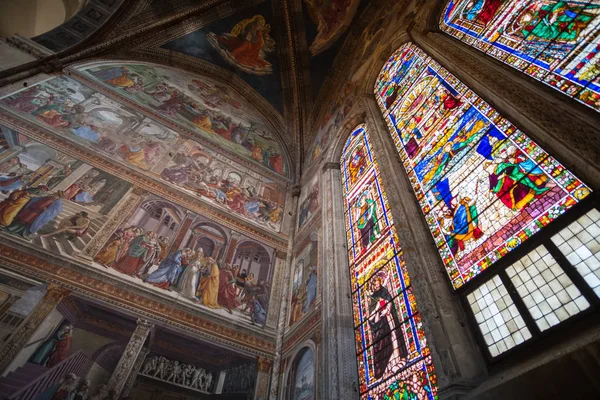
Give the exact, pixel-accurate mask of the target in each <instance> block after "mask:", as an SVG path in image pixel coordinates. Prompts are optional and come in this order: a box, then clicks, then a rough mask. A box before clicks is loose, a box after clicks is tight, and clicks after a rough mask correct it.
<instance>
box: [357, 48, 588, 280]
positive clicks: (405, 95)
mask: <svg viewBox="0 0 600 400" xmlns="http://www.w3.org/2000/svg"><path fill="white" fill-rule="evenodd" d="M375 94H376V98H377V101H378V103H379V106H380V107H381V109H382V111H383V113H384V117H385V120H386V122H387V124H388V127H389V130H390V132H391V134H392V137H393V139H394V142H395V144H396V148H397V150H398V152H399V154H400V158H401V160H402V163H403V165H404V168H405V170H406V172H407V173H408V177H409V179H410V182H411V184H412V186H413V189H414V191H415V193H416V196H417V199H418V201H419V203H420V206H421V208H422V211H423V213H424V214H425V218H426V221H427V224H428V226H429V229H430V231H431V233H432V235H433V237H434V240H435V243H436V246H437V248H438V251H439V253H440V255H441V257H442V260H443V262H444V264H445V266H446V269H447V272H448V275H449V276H450V279H451V281H452V283H453V285H454V287H455V288H459V287H461V286H462V285H463V284H464V283H466V282H468V281H470V280H471V279H473V278H474V277H475V276H477V275H478V274H479V273H480V272H482V271H483V270H485V269H486V268H488V267H489V266H490V265H492V264H494V263H495V262H496V261H498V260H499V259H501V258H502V257H504V256H505V255H506V254H507V253H509V252H510V251H512V250H513V249H515V248H517V247H518V246H519V245H520V244H521V243H523V242H525V241H526V240H527V239H528V238H530V237H531V236H532V235H534V234H535V233H536V232H538V231H539V230H541V229H542V228H544V227H545V226H547V225H548V224H549V223H551V222H552V221H553V220H555V219H556V218H557V217H558V216H560V215H561V214H563V213H564V212H565V211H566V210H567V209H569V208H571V207H572V206H573V205H575V204H577V203H578V202H579V201H581V200H582V199H584V198H585V197H587V196H588V195H589V194H590V189H589V188H588V187H587V186H585V185H584V184H583V183H582V182H581V181H580V180H579V179H577V178H576V177H575V176H574V175H573V174H572V173H571V172H569V171H568V170H567V169H566V168H565V167H564V166H562V165H561V164H560V163H559V162H558V161H557V160H555V159H554V158H552V157H551V156H549V155H548V154H547V153H546V152H545V151H544V150H543V149H541V148H540V147H539V146H538V145H537V144H536V143H534V142H533V141H532V140H531V139H529V138H528V137H527V135H525V134H524V133H523V132H521V131H520V130H518V129H517V128H516V127H515V126H514V125H513V124H512V123H511V122H510V121H507V120H506V119H504V118H503V117H502V116H500V115H499V114H498V112H497V111H496V110H494V109H493V108H492V107H491V106H490V105H489V104H487V103H485V102H484V101H483V100H482V99H481V98H480V97H479V96H477V95H476V94H475V93H473V91H471V90H470V89H469V88H468V87H466V86H465V85H464V84H463V83H461V82H460V81H458V79H456V78H455V77H454V76H452V75H451V74H450V73H449V72H448V71H447V70H445V69H444V68H443V67H441V66H440V65H439V64H438V63H437V62H435V61H434V60H432V59H431V58H430V57H428V56H427V55H426V54H425V53H424V52H423V51H422V50H420V49H419V48H417V47H416V46H414V45H413V44H410V43H409V44H406V45H404V46H402V47H401V48H400V49H398V50H397V51H396V52H395V53H394V54H393V55H392V56H391V57H390V59H389V60H388V62H387V63H386V65H385V66H384V68H383V70H382V71H381V73H380V75H379V78H378V81H377V84H376V87H375ZM382 205H383V204H382ZM384 222H385V221H384ZM353 233H354V232H353Z"/></svg>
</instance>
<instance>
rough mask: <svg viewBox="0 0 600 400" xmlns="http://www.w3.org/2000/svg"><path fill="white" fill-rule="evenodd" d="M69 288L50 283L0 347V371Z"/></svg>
mask: <svg viewBox="0 0 600 400" xmlns="http://www.w3.org/2000/svg"><path fill="white" fill-rule="evenodd" d="M69 293H70V291H69V290H67V289H64V288H62V287H60V286H57V285H54V284H50V285H48V289H47V290H46V294H45V295H44V297H43V298H42V299H41V300H40V302H39V303H38V305H37V306H36V307H35V308H34V309H33V311H32V312H31V314H29V316H28V317H27V319H25V321H24V322H23V323H22V324H21V326H19V328H17V329H16V330H15V331H14V332H13V333H12V335H11V336H10V337H9V338H8V340H7V341H6V342H5V343H4V345H3V346H2V348H0V371H4V370H5V369H6V367H8V366H9V365H10V363H11V361H12V360H13V359H14V358H15V357H16V356H17V354H19V352H20V351H21V349H22V348H23V346H25V344H27V341H28V340H29V338H31V335H33V333H34V332H35V331H36V329H37V328H38V327H39V326H40V324H41V323H42V321H44V319H45V318H46V317H47V316H48V314H50V313H51V312H52V310H54V308H55V307H56V306H57V304H58V303H60V301H61V300H62V299H63V298H65V296H68V295H69Z"/></svg>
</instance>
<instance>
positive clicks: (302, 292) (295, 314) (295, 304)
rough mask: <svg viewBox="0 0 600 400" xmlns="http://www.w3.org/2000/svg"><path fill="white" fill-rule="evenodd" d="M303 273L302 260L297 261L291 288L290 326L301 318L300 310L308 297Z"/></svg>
mask: <svg viewBox="0 0 600 400" xmlns="http://www.w3.org/2000/svg"><path fill="white" fill-rule="evenodd" d="M303 271H304V260H300V261H298V263H297V264H296V267H295V272H294V275H298V276H297V277H296V276H294V283H293V287H292V301H291V307H290V325H293V324H294V323H295V322H296V321H298V320H299V319H300V317H302V309H303V308H304V304H305V302H306V299H307V297H308V294H307V289H306V283H307V282H308V280H304V279H302V274H303Z"/></svg>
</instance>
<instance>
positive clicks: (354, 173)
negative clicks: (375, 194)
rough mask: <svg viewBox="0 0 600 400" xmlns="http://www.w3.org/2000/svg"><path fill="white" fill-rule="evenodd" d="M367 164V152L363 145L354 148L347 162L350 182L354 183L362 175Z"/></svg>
mask: <svg viewBox="0 0 600 400" xmlns="http://www.w3.org/2000/svg"><path fill="white" fill-rule="evenodd" d="M366 166H367V154H366V151H365V148H364V147H359V148H357V149H356V150H354V153H352V156H351V157H350V160H349V162H348V172H349V174H350V184H351V185H354V183H356V181H357V180H358V178H360V176H361V175H362V173H363V172H364V170H365V168H366Z"/></svg>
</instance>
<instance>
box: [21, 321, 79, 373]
mask: <svg viewBox="0 0 600 400" xmlns="http://www.w3.org/2000/svg"><path fill="white" fill-rule="evenodd" d="M70 328H71V326H70V325H64V326H62V327H61V328H60V329H58V330H57V331H56V332H55V333H54V335H52V337H51V338H50V339H48V340H46V341H45V342H44V343H43V344H42V345H41V346H40V347H39V348H38V349H37V350H36V351H35V353H33V355H32V356H31V358H30V359H29V362H30V363H33V364H37V365H46V363H48V360H50V357H52V355H53V354H54V352H55V350H56V346H57V345H58V343H59V342H60V341H61V340H62V339H63V338H64V337H65V335H66V333H67V331H69V329H70Z"/></svg>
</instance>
